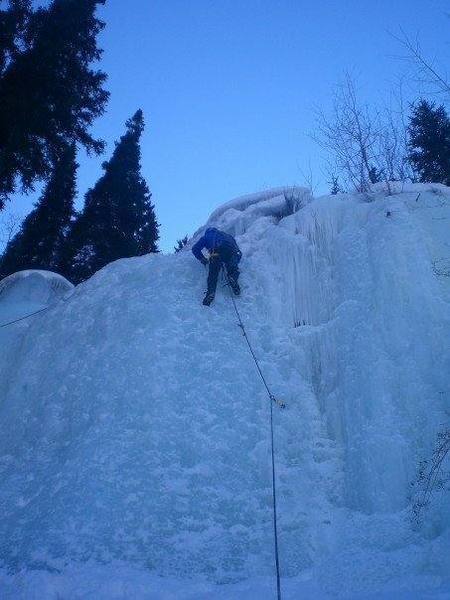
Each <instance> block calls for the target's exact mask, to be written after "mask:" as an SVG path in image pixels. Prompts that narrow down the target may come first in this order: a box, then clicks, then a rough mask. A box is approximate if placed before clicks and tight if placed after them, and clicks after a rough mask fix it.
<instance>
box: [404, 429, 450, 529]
mask: <svg viewBox="0 0 450 600" xmlns="http://www.w3.org/2000/svg"><path fill="white" fill-rule="evenodd" d="M449 454H450V429H449V428H448V427H445V428H444V429H442V431H440V432H439V433H438V434H437V438H436V443H435V446H434V449H433V453H432V455H431V458H430V459H429V460H424V461H422V462H421V463H420V465H419V471H418V475H417V479H416V481H415V482H414V483H413V484H412V486H413V488H414V489H415V495H414V498H413V502H412V505H411V518H412V520H413V522H415V523H416V524H417V525H420V524H421V523H422V519H423V511H424V509H425V508H427V507H428V506H429V505H430V503H431V499H432V496H433V492H436V491H437V490H442V491H448V490H449V487H448V485H449V483H450V473H449V472H448V471H446V470H445V469H444V464H445V461H446V458H447V457H448V456H449Z"/></svg>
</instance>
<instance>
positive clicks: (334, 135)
mask: <svg viewBox="0 0 450 600" xmlns="http://www.w3.org/2000/svg"><path fill="white" fill-rule="evenodd" d="M394 99H395V103H396V106H395V109H394V106H393V101H391V106H389V107H385V108H384V109H382V110H378V109H375V108H370V107H369V106H368V105H367V104H362V103H361V102H360V101H359V99H358V94H357V91H356V86H355V83H354V81H353V80H352V78H351V77H350V76H349V75H348V74H347V75H346V77H345V80H344V83H343V84H341V85H340V86H338V88H337V89H336V91H335V93H334V96H333V102H332V109H331V113H330V114H329V115H328V114H325V112H324V111H323V110H319V111H317V113H316V132H315V134H314V135H313V136H312V137H313V139H314V140H315V141H316V142H317V143H318V144H319V145H320V146H321V147H322V148H323V149H324V150H325V151H326V152H327V153H328V162H329V166H328V172H329V173H330V174H332V175H333V176H334V177H336V176H339V177H340V178H341V180H342V181H343V182H344V185H345V186H346V187H347V188H351V189H354V190H356V191H358V192H367V191H369V189H370V185H371V184H373V183H376V182H378V181H385V182H386V184H387V188H388V190H389V189H390V186H389V182H391V181H406V180H407V179H409V178H411V176H412V172H411V169H410V167H409V164H408V161H407V158H406V157H407V134H406V124H405V119H404V109H403V97H402V95H400V96H399V97H396V98H394ZM394 99H393V100H394Z"/></svg>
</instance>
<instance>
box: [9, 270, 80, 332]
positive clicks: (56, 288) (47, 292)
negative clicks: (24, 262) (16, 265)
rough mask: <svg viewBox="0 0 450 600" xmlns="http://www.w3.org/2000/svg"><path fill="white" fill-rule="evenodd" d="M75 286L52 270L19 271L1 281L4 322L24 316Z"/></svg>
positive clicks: (63, 295) (61, 296)
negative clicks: (13, 316) (6, 319)
mask: <svg viewBox="0 0 450 600" xmlns="http://www.w3.org/2000/svg"><path fill="white" fill-rule="evenodd" d="M73 287H74V286H73V285H72V284H71V283H70V282H69V281H67V279H65V278H64V277H62V276H61V275H58V274H57V273H52V272H51V271H39V270H27V271H18V272H17V273H13V274H12V275H9V276H8V277H5V278H4V279H2V280H1V281H0V322H3V320H4V319H5V318H11V315H15V317H16V318H17V317H21V316H23V315H24V314H27V312H32V311H33V310H38V309H39V308H43V307H44V306H49V305H51V304H54V303H55V302H57V301H59V300H60V299H61V298H63V297H65V296H66V295H67V294H68V292H70V291H71V290H72V289H73Z"/></svg>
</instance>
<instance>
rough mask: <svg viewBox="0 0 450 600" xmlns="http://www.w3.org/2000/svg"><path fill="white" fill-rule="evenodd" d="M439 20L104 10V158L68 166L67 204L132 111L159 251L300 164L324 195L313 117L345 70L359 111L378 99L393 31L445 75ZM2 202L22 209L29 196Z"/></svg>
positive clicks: (220, 1) (346, 7) (396, 68)
mask: <svg viewBox="0 0 450 600" xmlns="http://www.w3.org/2000/svg"><path fill="white" fill-rule="evenodd" d="M449 12H450V6H449V4H448V1H447V0H396V1H393V0H389V1H388V0H379V1H378V2H366V1H361V0H347V1H346V0H328V1H325V0H316V1H315V2H310V1H308V2H306V1H303V0H243V1H238V2H236V1H234V0H132V1H128V2H121V1H119V0H107V3H106V6H105V7H104V8H102V9H101V13H100V14H101V17H102V18H103V20H104V21H105V22H106V28H105V31H104V32H103V34H102V36H101V40H100V45H101V47H102V48H103V49H104V55H103V60H102V65H101V66H102V68H103V70H105V71H106V72H107V73H108V76H109V79H108V84H107V87H108V89H109V90H110V92H111V98H110V102H109V105H108V110H107V113H106V114H105V115H104V116H103V117H102V118H101V119H99V120H98V122H97V123H96V125H95V128H94V131H95V133H96V134H97V135H99V136H101V137H102V138H104V139H105V140H106V141H107V142H108V147H107V151H106V154H105V155H104V156H103V157H100V158H98V159H97V158H87V157H85V156H84V154H81V155H80V156H79V162H80V164H81V167H80V171H79V185H78V189H79V200H78V206H79V207H81V206H82V202H83V195H84V193H85V192H86V190H87V188H88V187H90V186H92V185H93V184H94V183H95V181H96V179H97V178H98V177H99V175H100V174H101V168H100V165H101V162H102V161H103V160H104V159H105V158H106V157H108V156H109V155H110V152H111V149H112V148H113V142H114V140H115V139H117V138H118V137H119V136H120V135H121V134H122V132H123V130H124V122H125V121H126V119H127V118H129V117H130V116H131V115H132V114H133V113H134V112H135V110H136V109H137V108H142V109H143V110H144V114H145V118H146V124H147V126H146V131H145V134H144V138H143V140H142V149H143V161H142V162H143V173H144V176H145V177H146V179H147V181H148V183H149V186H150V188H151V190H152V192H153V200H154V203H155V205H156V211H157V216H158V220H159V222H160V223H161V248H162V249H163V250H171V248H172V245H173V244H174V242H175V240H176V239H177V238H179V237H182V236H183V235H184V234H185V233H189V234H190V233H193V231H194V230H195V229H196V228H197V227H198V226H200V225H201V224H202V223H203V222H204V221H205V220H206V218H207V217H208V215H209V213H210V212H211V211H212V210H213V209H214V208H215V207H216V206H217V205H218V204H220V203H222V202H224V201H226V200H229V199H230V198H232V197H234V196H237V195H240V194H244V193H249V192H253V191H258V190H260V189H263V188H265V187H273V186H278V185H292V184H302V183H304V174H305V173H306V172H309V165H311V169H312V171H313V174H314V177H315V181H316V182H317V183H319V182H320V186H319V190H320V191H323V190H325V189H326V184H325V178H324V176H323V174H322V172H321V168H320V160H319V156H318V151H317V149H316V148H315V146H314V144H313V142H311V140H310V139H309V138H308V135H307V134H308V132H310V131H311V130H312V129H313V128H314V118H313V114H312V112H313V111H312V109H313V107H314V106H317V105H324V106H326V105H327V103H328V102H329V100H330V94H331V91H332V88H333V86H334V85H335V84H336V83H337V82H338V81H339V80H340V79H341V78H342V75H343V73H344V71H346V70H350V71H352V72H353V73H355V74H357V75H358V81H359V83H360V85H361V93H362V95H363V97H364V98H365V99H367V100H368V101H375V102H378V101H379V100H380V99H381V98H382V97H383V96H384V95H386V93H387V90H388V89H389V87H390V86H391V84H392V83H393V82H394V81H395V80H396V78H397V76H398V74H399V73H402V72H404V71H405V68H406V66H405V64H404V63H403V62H401V61H399V60H397V59H396V58H395V56H398V55H400V54H402V50H401V48H400V47H399V45H398V43H397V42H395V40H393V39H392V37H391V36H390V35H389V31H391V32H397V33H398V31H399V27H402V28H403V29H404V30H405V31H406V32H407V33H408V34H410V35H415V34H416V33H419V35H420V38H421V42H422V46H423V49H424V52H425V53H426V54H428V55H430V56H436V57H437V58H438V61H440V62H441V63H442V64H443V63H445V61H447V64H448V59H449V42H450V18H449V17H448V13H449ZM15 204H16V210H18V211H21V212H24V211H25V210H26V208H28V207H30V205H31V199H21V200H19V201H16V202H15ZM12 208H13V209H14V206H13V207H12Z"/></svg>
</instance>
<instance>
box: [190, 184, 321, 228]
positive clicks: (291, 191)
mask: <svg viewBox="0 0 450 600" xmlns="http://www.w3.org/2000/svg"><path fill="white" fill-rule="evenodd" d="M311 200H312V196H311V192H310V191H309V190H308V189H307V188H302V187H295V186H294V187H280V188H273V189H270V190H265V191H263V192H257V193H255V194H248V195H246V196H240V197H239V198H235V199H234V200H230V201H229V202H226V203H225V204H223V205H222V206H219V208H217V209H216V210H215V211H214V212H213V213H212V214H211V216H210V217H209V219H208V222H207V223H206V225H205V227H204V228H202V229H201V230H200V231H199V232H198V233H202V232H203V231H204V229H206V228H207V227H217V228H219V229H223V230H224V231H227V232H228V233H230V234H231V235H235V236H238V235H242V234H243V233H245V232H246V231H247V229H248V228H249V227H250V226H252V225H253V224H255V223H256V222H257V221H258V219H259V218H260V217H272V218H275V219H277V220H278V221H279V220H281V219H282V218H283V217H286V216H288V215H290V214H293V213H295V212H296V211H298V210H299V209H300V208H302V207H303V206H305V205H306V204H307V203H308V202H310V201H311Z"/></svg>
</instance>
